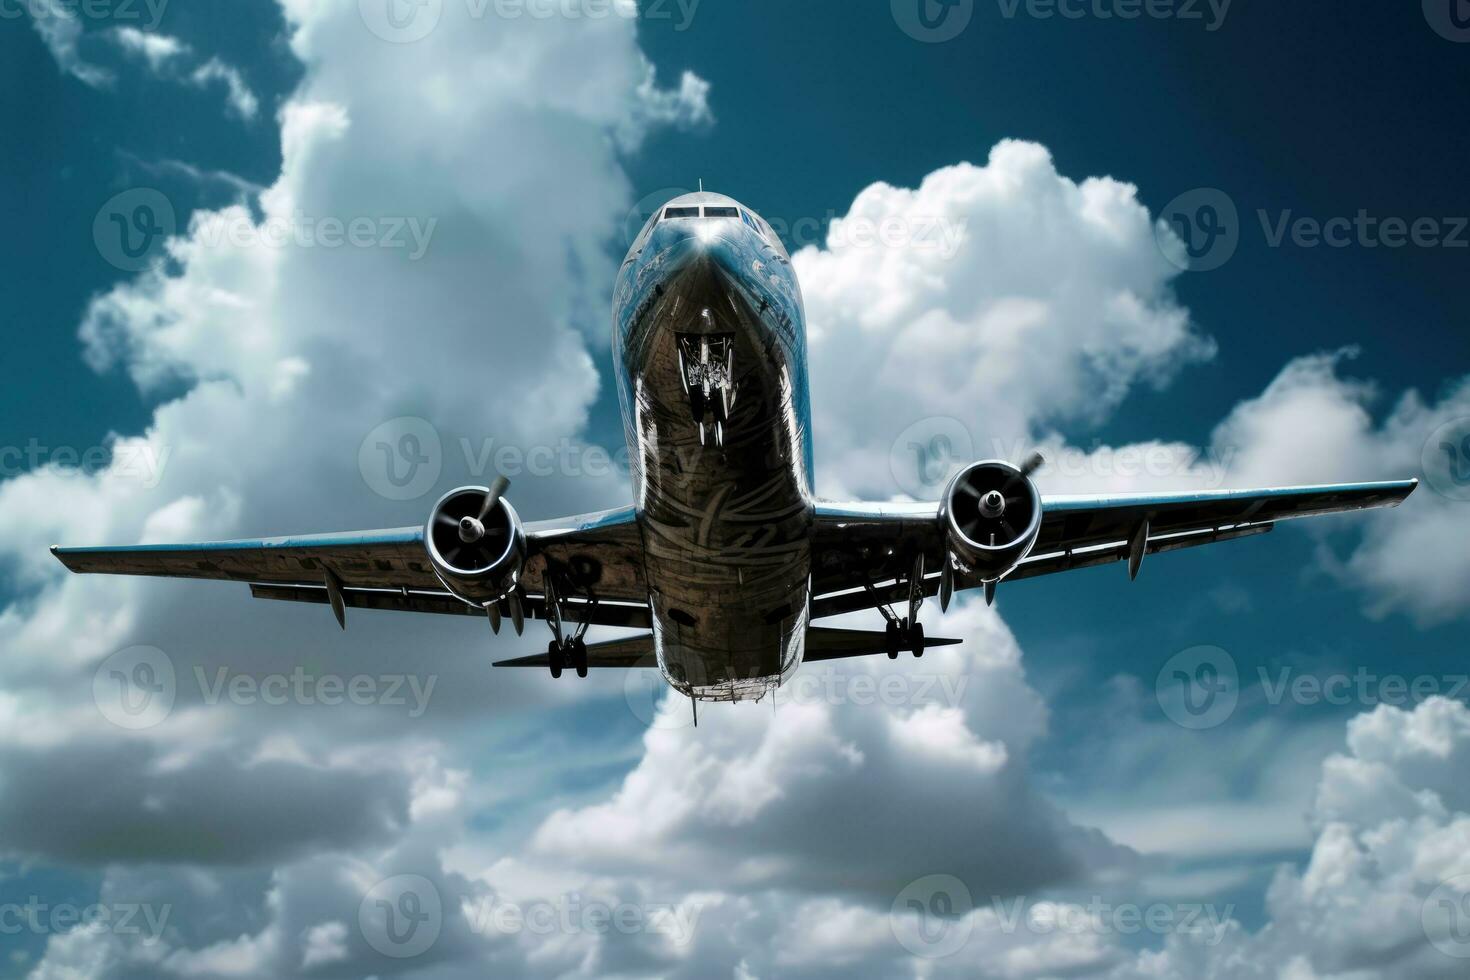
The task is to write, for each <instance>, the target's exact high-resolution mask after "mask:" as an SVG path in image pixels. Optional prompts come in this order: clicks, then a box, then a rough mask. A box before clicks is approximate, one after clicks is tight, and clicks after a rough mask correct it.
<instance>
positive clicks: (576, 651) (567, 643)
mask: <svg viewBox="0 0 1470 980" xmlns="http://www.w3.org/2000/svg"><path fill="white" fill-rule="evenodd" d="M596 606H597V598H596V597H595V596H593V595H592V594H591V593H590V592H589V593H588V596H587V613H588V614H587V616H586V617H585V618H584V620H583V621H582V622H580V623H578V624H577V627H576V629H575V630H573V631H572V634H571V635H570V636H566V635H564V634H563V630H562V600H561V597H560V596H558V595H557V592H556V580H555V578H554V577H553V576H552V575H551V574H550V572H549V571H548V573H547V575H546V623H547V625H548V626H550V627H551V642H550V643H549V644H547V646H546V661H547V665H548V666H549V667H550V668H551V676H552V677H560V676H561V675H562V672H563V671H564V670H566V669H567V668H568V667H570V668H571V669H572V670H575V671H576V672H577V676H578V677H586V676H587V643H586V641H585V640H584V639H583V637H585V636H586V635H587V626H588V623H590V622H591V620H592V616H591V612H592V610H593V609H594V608H596Z"/></svg>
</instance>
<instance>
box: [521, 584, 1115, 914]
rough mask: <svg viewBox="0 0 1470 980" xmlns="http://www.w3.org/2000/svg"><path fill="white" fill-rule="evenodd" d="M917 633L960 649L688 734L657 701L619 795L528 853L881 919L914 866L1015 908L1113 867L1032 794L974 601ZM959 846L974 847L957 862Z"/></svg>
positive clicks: (825, 681) (995, 636)
mask: <svg viewBox="0 0 1470 980" xmlns="http://www.w3.org/2000/svg"><path fill="white" fill-rule="evenodd" d="M930 630H931V632H934V633H936V635H937V633H938V632H940V631H948V632H951V633H953V634H955V635H958V636H962V637H964V638H966V640H967V642H966V645H965V646H964V647H963V648H949V647H946V648H942V649H937V650H934V651H931V652H930V653H928V654H927V655H926V656H925V658H924V660H923V662H922V663H914V662H898V663H890V662H888V661H886V660H884V661H882V662H881V663H878V662H870V661H863V662H860V663H857V664H848V665H838V666H835V667H831V668H830V669H828V670H825V671H824V670H820V669H819V667H818V666H817V665H812V666H811V667H809V668H808V669H807V670H806V671H804V676H801V677H798V678H796V679H795V680H794V681H792V682H791V685H790V686H789V687H788V688H783V689H782V691H783V692H784V693H781V692H778V695H777V704H776V705H775V708H774V710H773V711H771V712H766V711H751V710H748V709H744V706H742V709H743V710H742V709H736V710H715V711H710V710H704V711H702V712H701V717H700V725H699V728H698V730H697V732H696V731H692V730H690V729H688V728H687V727H686V723H687V712H688V705H687V704H686V703H684V702H683V701H682V699H677V698H672V697H671V698H667V699H665V700H664V702H663V703H662V707H661V709H660V713H659V716H658V718H657V719H655V722H654V725H653V727H652V728H650V730H649V732H648V734H647V735H646V736H645V737H644V744H643V756H642V759H641V760H640V762H639V764H638V766H637V767H636V768H635V769H634V770H633V771H632V772H631V773H629V774H628V776H627V777H626V779H624V780H623V783H622V785H621V787H620V788H619V789H618V791H617V792H616V793H615V794H613V795H612V797H611V798H610V799H608V800H606V801H604V802H600V803H596V804H593V805H590V806H587V807H583V808H578V809H572V810H564V811H560V812H558V813H555V814H553V815H551V816H550V817H549V818H548V819H547V821H546V823H545V824H544V825H543V826H542V827H541V829H540V831H539V832H538V833H537V835H536V838H535V844H536V849H537V850H538V851H539V852H540V853H541V854H542V855H543V856H545V857H547V858H553V859H556V860H561V861H565V860H571V861H573V862H575V863H576V864H577V865H578V866H580V867H584V868H590V869H595V870H599V871H603V872H606V873H617V874H630V873H637V874H646V875H654V876H656V877H658V878H659V879H661V880H670V879H672V880H676V881H680V882H682V884H683V886H684V887H686V888H691V889H692V888H697V887H703V888H718V889H721V890H724V891H736V892H741V893H745V892H748V891H752V890H757V891H758V890H765V889H771V888H779V889H783V890H794V891H798V892H810V893H818V892H820V893H828V894H831V893H842V894H846V895H849V896H852V897H861V898H863V899H865V900H870V901H878V900H879V899H882V900H883V904H884V905H885V906H886V904H887V903H888V902H891V901H892V897H893V895H895V894H897V893H898V891H899V890H901V889H902V888H903V886H904V884H905V883H906V882H908V881H909V880H910V879H911V878H912V877H913V873H914V869H915V868H928V867H933V868H938V867H943V868H946V869H949V870H950V871H951V872H952V873H954V874H958V875H961V876H962V877H967V878H968V880H970V881H973V882H974V883H975V884H976V887H980V888H984V889H987V892H986V893H987V894H990V893H991V892H994V893H996V894H1014V893H1017V892H1021V891H1027V890H1032V889H1037V888H1040V887H1043V886H1044V885H1049V884H1057V883H1060V882H1065V881H1073V880H1079V879H1085V878H1087V877H1088V876H1089V875H1091V874H1094V873H1098V872H1100V871H1102V870H1104V869H1109V868H1117V867H1120V866H1127V865H1128V864H1129V863H1130V862H1131V857H1130V855H1129V853H1128V852H1127V851H1126V850H1124V849H1121V848H1118V847H1116V846H1114V845H1112V844H1111V843H1109V842H1108V841H1106V839H1104V838H1103V837H1102V836H1101V835H1099V834H1096V833H1095V832H1089V831H1086V830H1083V829H1082V828H1078V827H1076V826H1074V825H1072V824H1071V823H1070V821H1068V820H1067V819H1066V818H1065V817H1064V816H1063V815H1062V814H1061V813H1060V812H1058V811H1057V810H1056V809H1055V808H1054V807H1053V806H1052V805H1051V804H1049V803H1048V802H1047V801H1046V800H1045V799H1044V798H1043V797H1041V796H1040V795H1039V794H1038V793H1037V792H1036V791H1035V789H1034V788H1033V787H1032V786H1031V785H1030V781H1029V777H1028V774H1027V764H1026V749H1027V746H1028V744H1029V743H1030V741H1031V740H1032V739H1034V738H1035V737H1036V736H1037V735H1039V734H1040V733H1041V731H1042V730H1043V729H1044V727H1045V713H1044V709H1043V708H1042V706H1041V704H1040V701H1039V700H1038V699H1037V697H1036V695H1035V694H1034V693H1033V692H1032V691H1031V690H1030V689H1029V688H1028V687H1027V686H1026V683H1025V678H1024V676H1023V675H1022V673H1021V669H1020V650H1019V649H1018V648H1017V646H1016V643H1015V640H1014V638H1013V637H1012V636H1011V634H1010V632H1009V631H1008V630H1007V629H1006V628H1005V626H1004V625H1003V624H1002V623H1001V622H1000V620H999V619H998V618H996V617H995V616H994V615H992V614H991V613H990V612H989V611H988V610H985V608H984V607H983V606H979V605H975V604H971V605H967V606H965V607H964V609H963V610H962V611H959V612H955V613H953V614H952V615H950V616H949V617H947V618H945V619H944V620H943V621H938V622H935V623H934V624H933V625H931V626H930ZM883 692H888V694H887V695H885V694H884V693H883ZM783 702H784V703H783ZM920 815H922V816H920ZM965 838H971V839H977V840H984V841H986V846H985V847H983V848H967V849H958V850H957V849H956V848H955V842H956V841H957V840H960V839H965ZM734 839H738V840H739V841H740V842H741V845H740V848H739V853H738V856H737V855H735V854H732V853H730V850H729V845H730V841H731V840H734ZM878 839H882V840H884V846H883V847H881V848H875V847H873V841H875V840H878Z"/></svg>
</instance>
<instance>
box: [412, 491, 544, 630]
mask: <svg viewBox="0 0 1470 980" xmlns="http://www.w3.org/2000/svg"><path fill="white" fill-rule="evenodd" d="M487 493H489V490H488V489H486V488H485V487H460V488H459V489H458V490H451V491H449V492H448V493H446V494H445V495H444V496H443V497H441V498H439V502H438V503H437V504H435V505H434V509H433V510H432V511H430V512H429V523H428V524H427V525H425V527H424V548H425V549H426V550H427V551H428V552H429V562H430V564H432V565H433V566H434V574H436V575H438V576H439V581H441V582H443V583H444V587H445V588H446V589H448V590H449V591H450V592H452V593H454V594H455V595H456V596H458V597H459V598H461V599H463V600H464V601H465V602H468V603H470V604H472V605H476V606H482V605H484V604H485V603H487V602H494V601H496V600H498V599H503V598H505V597H506V596H507V595H509V594H510V593H511V591H512V590H513V589H515V587H516V583H517V582H518V581H519V580H520V577H521V570H522V568H523V567H524V566H525V564H526V532H525V529H524V528H523V527H522V526H521V518H520V516H519V515H518V514H516V512H515V508H514V507H512V506H511V505H510V501H508V500H506V499H505V498H504V497H503V496H502V497H500V499H499V500H497V501H496V502H495V506H494V507H492V508H491V509H490V512H489V513H488V514H486V515H485V517H484V520H483V521H482V520H481V519H480V511H481V510H482V509H483V508H484V504H485V495H486V494H487Z"/></svg>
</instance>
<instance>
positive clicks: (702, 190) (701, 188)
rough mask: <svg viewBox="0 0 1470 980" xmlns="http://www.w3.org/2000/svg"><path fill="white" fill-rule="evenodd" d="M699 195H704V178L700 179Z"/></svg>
mask: <svg viewBox="0 0 1470 980" xmlns="http://www.w3.org/2000/svg"><path fill="white" fill-rule="evenodd" d="M699 193H701V194H703V193H704V178H703V177H701V178H699Z"/></svg>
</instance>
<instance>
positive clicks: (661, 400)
mask: <svg viewBox="0 0 1470 980" xmlns="http://www.w3.org/2000/svg"><path fill="white" fill-rule="evenodd" d="M680 205H684V206H686V207H693V208H695V209H696V213H698V214H700V215H701V216H699V217H687V218H679V217H674V218H665V217H661V220H657V221H656V222H655V223H651V224H650V226H648V227H646V228H645V229H644V231H643V233H642V234H641V235H640V236H639V238H638V240H637V241H636V242H635V243H634V245H633V248H632V249H631V250H630V251H629V253H628V256H627V258H626V259H625V260H624V262H623V266H622V269H621V270H620V272H619V274H618V279H617V285H616V288H615V292H614V300H613V355H614V356H613V360H614V366H615V370H616V372H617V380H618V393H619V396H620V398H621V401H622V411H623V421H624V426H625V428H626V432H627V440H628V451H629V459H630V462H631V469H632V479H633V494H634V501H635V503H636V506H637V510H638V523H639V529H640V532H641V534H642V537H643V549H644V556H645V569H644V572H645V575H646V576H647V580H648V587H649V592H650V595H649V604H650V606H651V608H652V611H653V634H654V642H655V648H656V650H657V652H658V660H659V666H660V668H661V669H662V670H663V672H664V675H665V676H666V677H667V678H668V680H669V683H671V684H672V685H673V686H674V687H675V688H677V689H678V690H679V691H681V692H683V693H684V694H687V695H689V696H691V697H697V698H702V699H706V700H743V699H748V698H757V697H760V696H762V695H763V694H765V693H766V692H768V691H769V690H771V689H772V688H774V687H775V686H777V685H778V684H779V683H780V682H781V680H782V678H783V677H784V676H786V675H787V674H789V673H790V672H791V671H792V670H794V669H795V668H796V666H797V665H798V664H799V663H800V661H801V655H802V647H803V643H804V641H805V636H806V625H807V616H808V607H809V594H808V593H809V589H810V573H811V546H810V532H811V525H812V516H811V515H812V495H811V469H812V452H811V421H810V417H811V406H810V400H809V395H808V388H807V364H806V325H805V320H804V316H803V311H802V302H801V292H800V288H799V286H798V285H797V282H796V276H795V274H794V272H793V271H792V268H791V263H790V260H789V258H788V257H787V255H786V253H785V250H784V249H783V248H782V247H781V245H780V242H779V241H778V240H777V239H776V237H775V235H774V234H772V233H771V232H770V229H769V226H766V225H765V224H764V223H763V222H761V221H760V219H759V218H758V217H755V216H754V213H753V212H749V210H748V209H744V210H745V211H746V213H747V215H749V216H750V217H749V218H746V217H741V216H737V217H704V216H703V215H702V212H701V211H700V210H699V209H700V207H701V206H706V207H707V206H725V207H729V208H738V207H739V205H738V204H736V202H734V201H731V200H730V199H729V198H724V197H720V196H718V195H713V194H697V195H689V196H688V197H686V198H680V199H677V200H675V201H671V202H670V206H680ZM726 368H728V371H726ZM711 378H714V379H715V380H714V382H713V385H714V387H713V388H711V387H710V379H711ZM722 389H723V391H722ZM722 398H723V399H724V400H725V402H727V403H728V405H729V410H728V417H727V418H724V419H723V421H720V419H721V416H722V415H723V414H724V409H723V406H722V405H721V404H720V402H721V399H722ZM701 419H703V420H704V423H705V424H704V427H703V428H704V431H703V435H702V436H701V426H700V420H701ZM717 422H718V423H719V424H717Z"/></svg>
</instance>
